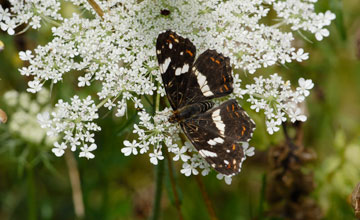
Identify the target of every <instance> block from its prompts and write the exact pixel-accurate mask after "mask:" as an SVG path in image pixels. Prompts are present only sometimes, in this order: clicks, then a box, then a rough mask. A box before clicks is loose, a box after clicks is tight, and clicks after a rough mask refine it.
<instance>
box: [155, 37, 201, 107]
mask: <svg viewBox="0 0 360 220" xmlns="http://www.w3.org/2000/svg"><path fill="white" fill-rule="evenodd" d="M156 55H157V59H158V62H159V66H160V73H161V77H162V80H163V84H164V87H165V91H166V94H167V97H168V99H169V102H170V104H171V107H172V108H173V109H174V110H176V109H178V107H179V104H180V103H181V102H183V98H184V96H185V93H186V92H187V88H186V87H187V85H188V79H189V75H190V72H191V68H192V66H193V63H194V60H195V55H196V48H195V46H194V45H193V44H192V43H191V42H190V40H189V39H187V38H183V37H181V36H179V35H177V34H176V33H174V32H172V31H169V30H168V31H166V32H164V33H161V34H160V35H159V37H158V39H157V41H156Z"/></svg>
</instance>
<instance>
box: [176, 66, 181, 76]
mask: <svg viewBox="0 0 360 220" xmlns="http://www.w3.org/2000/svg"><path fill="white" fill-rule="evenodd" d="M180 74H181V68H180V67H178V68H176V70H175V76H180Z"/></svg>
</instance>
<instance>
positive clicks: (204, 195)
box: [195, 175, 218, 220]
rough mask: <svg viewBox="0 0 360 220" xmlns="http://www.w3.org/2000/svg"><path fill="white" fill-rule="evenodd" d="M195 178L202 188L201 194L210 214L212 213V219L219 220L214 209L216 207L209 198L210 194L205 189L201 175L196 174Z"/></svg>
mask: <svg viewBox="0 0 360 220" xmlns="http://www.w3.org/2000/svg"><path fill="white" fill-rule="evenodd" d="M195 179H196V182H197V184H198V186H199V188H200V191H201V195H202V197H203V199H204V201H205V205H206V208H207V210H208V212H209V215H210V219H211V220H217V219H218V218H217V217H216V214H215V211H214V208H213V206H212V204H211V200H210V199H209V196H208V194H207V192H206V190H205V186H204V183H203V181H202V179H201V177H200V176H199V175H196V176H195Z"/></svg>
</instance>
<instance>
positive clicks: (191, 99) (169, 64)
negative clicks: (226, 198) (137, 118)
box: [156, 30, 255, 176]
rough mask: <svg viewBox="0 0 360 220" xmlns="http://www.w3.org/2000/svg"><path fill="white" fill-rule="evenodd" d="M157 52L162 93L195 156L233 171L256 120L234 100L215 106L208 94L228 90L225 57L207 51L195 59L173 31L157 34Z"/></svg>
mask: <svg viewBox="0 0 360 220" xmlns="http://www.w3.org/2000/svg"><path fill="white" fill-rule="evenodd" d="M156 54H157V58H158V62H159V67H160V73H161V77H162V80H163V84H164V87H165V91H166V95H167V97H168V100H169V103H170V105H171V107H172V109H173V114H172V116H170V118H169V122H171V123H178V124H179V125H180V127H181V129H182V130H183V132H184V133H185V135H186V136H187V138H188V139H189V140H190V141H191V143H192V144H193V145H194V146H195V148H196V149H197V150H198V151H199V153H200V155H201V156H203V157H204V158H205V160H206V161H207V162H208V163H209V164H210V166H211V167H213V168H214V169H215V170H216V171H218V172H219V173H222V174H224V175H229V176H231V175H235V174H237V173H239V172H240V169H241V164H242V162H243V161H244V159H245V152H244V149H245V146H247V145H248V142H249V141H250V138H251V137H252V133H253V130H254V129H255V123H254V121H253V120H251V118H250V117H249V116H248V114H247V113H246V112H245V111H244V110H243V109H242V108H241V107H240V106H239V104H238V103H237V101H236V100H234V99H231V100H228V101H226V102H224V103H222V104H220V105H219V106H216V107H214V103H213V102H212V101H211V99H213V98H218V97H224V96H226V95H228V94H230V93H232V91H233V78H232V75H231V66H230V59H229V58H228V57H225V56H224V55H222V54H221V53H218V52H216V51H215V50H206V51H205V52H203V53H202V54H200V55H199V57H198V58H197V59H196V61H195V56H196V48H195V46H194V45H193V44H192V43H191V42H190V40H189V39H187V38H183V37H181V36H179V35H177V34H176V33H175V32H173V31H170V30H168V31H166V32H163V33H161V34H159V36H158V38H157V42H156Z"/></svg>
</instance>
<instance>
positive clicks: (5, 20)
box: [0, 0, 335, 182]
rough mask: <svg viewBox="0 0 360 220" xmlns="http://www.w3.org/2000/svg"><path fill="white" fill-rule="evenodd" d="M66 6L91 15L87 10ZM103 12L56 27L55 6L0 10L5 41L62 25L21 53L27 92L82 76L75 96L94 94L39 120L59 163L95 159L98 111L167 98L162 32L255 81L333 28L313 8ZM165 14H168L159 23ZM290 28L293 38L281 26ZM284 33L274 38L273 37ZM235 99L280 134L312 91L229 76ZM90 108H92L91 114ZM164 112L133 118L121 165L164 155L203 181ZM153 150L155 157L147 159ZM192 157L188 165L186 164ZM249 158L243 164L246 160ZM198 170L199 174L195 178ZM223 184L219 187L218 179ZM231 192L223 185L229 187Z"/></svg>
mask: <svg viewBox="0 0 360 220" xmlns="http://www.w3.org/2000/svg"><path fill="white" fill-rule="evenodd" d="M69 2H71V3H73V4H74V5H77V6H80V7H83V8H84V9H85V10H89V11H90V12H91V13H92V14H96V13H95V10H93V9H92V8H91V6H90V4H88V3H87V1H85V0H80V1H74V0H70V1H69ZM96 2H97V3H98V4H99V6H100V8H101V9H102V10H103V11H104V12H105V13H104V16H103V18H102V19H101V18H100V16H98V15H97V16H93V17H92V18H83V17H81V15H79V14H73V16H72V17H71V18H66V19H65V18H63V17H61V15H60V14H59V9H60V7H61V5H60V4H59V3H58V2H57V1H55V0H29V1H15V0H11V1H10V3H11V7H10V8H9V9H3V8H0V25H1V28H2V29H3V30H6V31H7V32H8V33H9V34H14V29H15V28H16V27H17V26H19V25H20V24H23V23H25V24H29V26H31V27H33V28H35V29H36V28H39V27H40V20H41V19H44V20H46V19H49V18H50V19H55V20H57V21H60V22H61V23H60V24H59V26H58V27H53V28H52V33H53V36H54V38H53V39H52V40H51V41H50V42H49V43H47V44H45V45H43V46H38V47H37V48H36V49H35V50H34V51H33V52H31V51H24V52H20V53H19V55H20V58H21V59H22V60H24V61H28V63H29V66H27V67H23V68H21V69H20V73H21V74H22V75H25V76H31V78H32V79H33V80H32V81H30V82H29V83H28V86H29V88H28V90H27V91H28V92H31V93H36V92H39V91H41V89H42V88H43V87H44V85H45V83H46V82H47V81H51V83H52V84H55V83H58V82H62V81H63V78H64V75H65V74H71V73H72V72H78V73H79V72H80V73H83V74H82V75H80V76H79V77H78V78H77V85H78V87H90V86H91V87H94V88H95V89H97V93H96V95H97V97H87V98H86V99H84V100H80V99H79V98H78V97H77V96H74V97H73V98H72V101H71V104H69V103H65V102H63V101H62V100H60V101H59V102H58V104H57V105H56V107H57V110H56V111H54V112H53V113H48V114H43V115H42V116H41V117H40V119H41V121H42V126H43V127H46V128H48V129H49V132H48V133H49V135H63V136H64V139H63V140H64V141H62V142H61V143H56V144H55V148H54V150H53V151H54V153H55V154H56V155H58V156H61V155H62V154H63V153H64V149H65V148H66V147H68V146H71V149H72V150H75V149H76V148H77V147H80V149H81V153H80V156H84V157H86V158H93V157H94V155H93V154H92V153H91V151H93V150H95V149H96V144H95V143H94V139H93V136H94V131H98V130H100V127H99V126H97V125H96V124H95V123H94V122H93V121H94V120H95V119H97V118H98V115H97V110H98V108H100V107H105V108H107V109H109V110H115V111H116V114H115V115H116V116H118V117H122V116H124V115H126V111H127V108H128V103H129V102H130V103H133V104H134V106H135V107H136V108H138V107H139V108H142V106H143V103H142V99H140V98H139V97H140V96H143V95H147V96H153V95H154V94H161V95H164V94H165V92H164V88H163V86H162V80H161V76H160V74H159V71H158V69H159V67H158V65H157V61H156V58H155V41H156V38H157V36H158V34H159V32H162V31H164V30H166V29H172V30H173V31H175V32H176V33H178V34H179V35H182V36H184V37H186V38H189V39H190V40H191V41H192V42H193V43H194V45H196V47H197V54H200V53H202V52H203V51H204V50H206V49H208V48H210V49H215V50H217V51H218V52H220V53H223V54H224V55H225V56H228V57H230V60H231V63H232V65H233V66H234V67H235V68H236V69H243V70H245V71H246V72H249V73H254V72H255V71H256V70H257V69H259V68H262V67H265V68H266V67H268V66H271V65H274V64H286V63H289V62H292V61H298V62H302V61H303V60H306V59H308V57H309V56H308V53H306V52H305V51H304V50H303V49H302V48H298V49H297V48H294V47H293V46H292V42H293V40H294V36H293V32H291V31H307V32H310V33H312V34H315V38H316V39H318V40H321V39H322V38H323V37H326V36H328V35H329V34H328V31H327V29H326V26H328V25H329V24H330V23H331V21H332V20H333V19H334V18H335V15H334V14H333V13H331V12H329V11H327V12H325V13H316V12H315V10H314V3H315V2H316V0H252V1H248V0H228V1H218V0H189V1H176V0H169V1H166V2H164V1H152V0H143V1H137V0H111V1H108V0H96ZM270 8H274V10H275V12H276V16H277V18H278V19H274V21H278V20H281V21H280V22H278V23H276V24H274V25H271V26H270V25H266V24H264V23H263V20H264V19H267V17H268V13H269V11H270ZM163 9H167V10H169V11H170V14H169V15H162V14H161V13H160V12H161V10H163ZM285 25H287V26H290V27H291V31H285V30H288V29H286V28H282V27H281V26H285ZM280 28H281V29H280ZM234 78H235V81H236V82H235V84H234V95H235V96H236V98H242V96H243V95H245V94H248V95H249V96H250V98H249V99H248V100H247V101H249V102H250V103H251V104H252V108H253V109H255V110H256V111H259V110H260V109H264V110H265V115H266V123H267V127H268V132H269V133H270V134H272V133H273V132H274V131H276V130H278V129H279V128H278V126H279V124H281V122H283V121H284V120H286V117H285V116H286V115H287V116H288V117H289V118H290V120H291V121H295V120H301V121H304V120H305V119H306V117H305V116H304V115H303V114H302V113H301V112H300V110H299V107H298V106H297V104H298V103H301V102H303V101H304V98H305V97H306V96H308V94H309V92H308V90H309V89H311V88H312V86H313V84H312V82H311V81H309V80H303V79H300V80H299V88H297V89H296V91H292V90H291V89H290V84H288V83H285V82H283V81H282V80H281V78H279V76H277V75H273V76H272V77H271V78H269V79H263V78H262V77H258V78H255V81H256V83H255V84H254V85H247V86H246V90H245V89H241V88H240V82H241V80H240V77H239V75H235V76H234ZM93 100H98V101H99V103H98V104H97V106H95V102H94V101H93ZM166 112H169V111H168V110H165V111H163V112H161V113H159V114H157V115H156V116H154V117H152V116H150V115H149V114H148V113H146V112H141V113H139V114H140V121H141V122H140V124H139V125H135V126H134V133H137V134H138V135H139V138H138V139H137V140H134V141H132V142H130V141H125V142H124V144H125V148H124V149H123V150H122V152H123V153H124V154H125V155H130V154H137V153H138V152H139V153H141V154H143V153H146V152H149V151H150V152H149V155H150V161H151V163H153V164H157V162H158V160H161V159H163V157H164V156H163V154H162V152H163V150H164V149H162V146H163V145H165V146H167V147H168V151H169V152H171V153H174V154H175V156H174V160H180V159H181V160H182V161H183V163H184V164H183V169H182V170H181V172H182V173H184V174H185V175H190V174H197V173H198V171H197V169H199V168H200V169H203V171H202V173H206V172H208V165H207V164H206V162H204V160H203V159H202V158H201V157H200V156H199V155H198V154H197V153H191V151H192V150H191V149H192V148H190V147H186V146H187V145H185V146H181V142H180V141H179V140H180V139H179V135H177V134H178V133H179V132H180V129H179V128H177V127H176V126H173V125H170V124H169V123H168V122H167V116H165V115H166ZM150 146H152V147H153V149H151V150H150ZM190 153H191V154H192V156H189V155H190ZM249 154H251V153H249ZM249 154H247V155H249ZM195 170H196V171H195ZM219 178H221V177H219ZM227 182H229V179H227Z"/></svg>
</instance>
